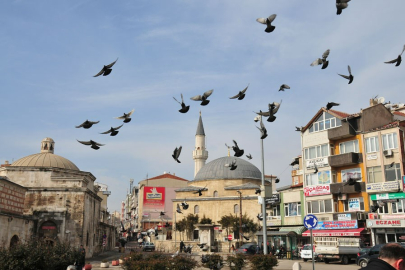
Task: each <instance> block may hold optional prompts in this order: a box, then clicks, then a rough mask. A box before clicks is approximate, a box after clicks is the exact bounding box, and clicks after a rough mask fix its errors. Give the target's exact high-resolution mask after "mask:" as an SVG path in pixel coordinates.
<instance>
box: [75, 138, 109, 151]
mask: <svg viewBox="0 0 405 270" xmlns="http://www.w3.org/2000/svg"><path fill="white" fill-rule="evenodd" d="M77 141H78V142H79V143H81V144H84V145H91V148H93V149H94V150H98V149H100V146H103V145H105V144H101V143H98V142H95V141H93V140H90V141H79V140H77Z"/></svg>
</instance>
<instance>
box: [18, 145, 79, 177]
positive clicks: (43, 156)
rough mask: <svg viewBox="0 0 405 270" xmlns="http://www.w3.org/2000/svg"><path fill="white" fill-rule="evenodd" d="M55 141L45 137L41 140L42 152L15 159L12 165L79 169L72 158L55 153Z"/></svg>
mask: <svg viewBox="0 0 405 270" xmlns="http://www.w3.org/2000/svg"><path fill="white" fill-rule="evenodd" d="M54 149H55V142H54V140H52V139H51V138H45V139H43V140H42V142H41V153H38V154H33V155H30V156H26V157H23V158H20V159H19V160H17V161H14V162H13V163H12V164H11V166H12V167H53V168H62V169H68V170H75V171H79V168H78V167H77V166H76V165H75V164H74V163H73V162H71V161H70V160H68V159H66V158H64V157H61V156H58V155H55V154H54V153H53V152H54Z"/></svg>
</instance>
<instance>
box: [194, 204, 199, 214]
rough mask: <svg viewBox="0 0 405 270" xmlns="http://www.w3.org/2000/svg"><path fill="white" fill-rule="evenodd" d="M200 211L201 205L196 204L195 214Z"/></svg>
mask: <svg viewBox="0 0 405 270" xmlns="http://www.w3.org/2000/svg"><path fill="white" fill-rule="evenodd" d="M199 212H200V207H199V206H198V205H196V206H194V214H198V213H199Z"/></svg>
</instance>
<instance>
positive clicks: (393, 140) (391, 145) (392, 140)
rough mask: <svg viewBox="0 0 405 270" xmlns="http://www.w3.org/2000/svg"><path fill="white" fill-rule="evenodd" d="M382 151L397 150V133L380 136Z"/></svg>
mask: <svg viewBox="0 0 405 270" xmlns="http://www.w3.org/2000/svg"><path fill="white" fill-rule="evenodd" d="M382 142H383V150H388V149H395V148H398V141H397V133H395V132H394V133H389V134H384V135H382Z"/></svg>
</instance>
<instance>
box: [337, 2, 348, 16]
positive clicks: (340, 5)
mask: <svg viewBox="0 0 405 270" xmlns="http://www.w3.org/2000/svg"><path fill="white" fill-rule="evenodd" d="M348 2H350V0H336V14H337V15H340V14H342V10H343V9H345V8H347V7H348V6H349V4H348Z"/></svg>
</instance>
